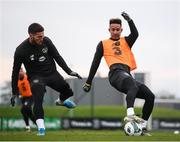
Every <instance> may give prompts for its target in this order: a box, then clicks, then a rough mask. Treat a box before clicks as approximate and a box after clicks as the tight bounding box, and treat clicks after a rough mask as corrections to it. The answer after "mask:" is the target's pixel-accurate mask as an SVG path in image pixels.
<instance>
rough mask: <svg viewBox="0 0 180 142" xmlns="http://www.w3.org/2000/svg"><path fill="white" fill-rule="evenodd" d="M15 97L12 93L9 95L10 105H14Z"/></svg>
mask: <svg viewBox="0 0 180 142" xmlns="http://www.w3.org/2000/svg"><path fill="white" fill-rule="evenodd" d="M15 98H16V95H12V97H11V100H10V101H11V106H12V107H14V106H15Z"/></svg>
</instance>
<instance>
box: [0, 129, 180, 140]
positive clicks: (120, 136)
mask: <svg viewBox="0 0 180 142" xmlns="http://www.w3.org/2000/svg"><path fill="white" fill-rule="evenodd" d="M36 133H37V131H32V132H24V131H1V132H0V141H116V142H117V141H180V134H177V135H175V134H174V133H173V131H153V132H152V133H151V134H152V136H151V137H148V136H126V135H125V134H124V132H123V131H120V130H59V131H47V132H46V135H45V136H37V135H36Z"/></svg>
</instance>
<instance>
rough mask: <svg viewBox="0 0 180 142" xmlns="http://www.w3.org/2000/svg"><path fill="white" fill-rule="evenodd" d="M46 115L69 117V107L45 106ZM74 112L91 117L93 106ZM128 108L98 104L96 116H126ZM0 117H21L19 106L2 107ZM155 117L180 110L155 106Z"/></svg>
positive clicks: (178, 114)
mask: <svg viewBox="0 0 180 142" xmlns="http://www.w3.org/2000/svg"><path fill="white" fill-rule="evenodd" d="M44 111H45V116H46V117H68V116H69V114H70V111H71V110H69V109H67V108H64V107H56V106H46V107H44ZM135 111H136V113H137V114H141V108H136V109H135ZM72 114H73V116H74V117H91V108H90V107H89V106H79V107H76V108H75V109H74V110H73V111H72ZM125 115H126V108H125V107H122V106H96V107H95V109H94V117H124V116H125ZM0 117H16V118H21V117H22V116H21V113H20V108H19V107H14V108H12V107H0ZM153 118H180V111H179V110H174V109H167V108H156V107H155V108H154V110H153Z"/></svg>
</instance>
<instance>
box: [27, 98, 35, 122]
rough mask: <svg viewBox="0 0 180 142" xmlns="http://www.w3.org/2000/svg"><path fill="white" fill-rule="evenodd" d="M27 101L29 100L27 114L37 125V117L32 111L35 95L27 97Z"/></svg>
mask: <svg viewBox="0 0 180 142" xmlns="http://www.w3.org/2000/svg"><path fill="white" fill-rule="evenodd" d="M27 102H28V105H27V115H28V117H29V118H30V119H31V121H32V122H33V123H34V124H35V125H36V119H35V116H34V114H33V112H32V104H33V97H32V96H31V97H27Z"/></svg>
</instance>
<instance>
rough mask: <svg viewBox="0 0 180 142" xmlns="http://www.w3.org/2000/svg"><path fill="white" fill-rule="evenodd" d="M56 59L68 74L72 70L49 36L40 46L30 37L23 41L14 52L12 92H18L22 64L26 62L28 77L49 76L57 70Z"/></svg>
mask: <svg viewBox="0 0 180 142" xmlns="http://www.w3.org/2000/svg"><path fill="white" fill-rule="evenodd" d="M55 61H56V62H57V64H58V65H59V66H60V67H61V68H62V69H63V70H64V71H65V72H66V73H67V74H70V73H71V72H72V71H71V69H70V68H69V67H68V66H67V64H66V62H65V61H64V59H63V58H62V57H61V55H60V54H59V52H58V51H57V49H56V47H55V46H54V44H53V43H52V41H51V40H50V39H49V38H48V37H44V39H43V44H42V45H40V46H39V45H33V44H31V43H30V42H29V39H26V40H25V41H23V42H22V43H21V44H20V45H19V46H18V47H17V48H16V51H15V54H14V63H13V71H12V82H11V83H12V93H13V94H17V93H18V87H17V83H18V74H19V69H20V67H21V64H24V66H25V68H26V71H27V75H28V78H31V77H32V76H34V75H40V76H47V75H50V74H51V73H53V72H55V71H56V65H55Z"/></svg>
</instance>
